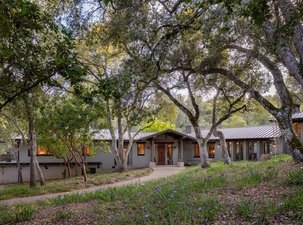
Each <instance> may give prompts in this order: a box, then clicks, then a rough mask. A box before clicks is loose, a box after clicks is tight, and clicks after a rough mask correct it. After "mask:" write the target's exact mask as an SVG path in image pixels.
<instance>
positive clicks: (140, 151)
mask: <svg viewBox="0 0 303 225" xmlns="http://www.w3.org/2000/svg"><path fill="white" fill-rule="evenodd" d="M137 154H138V155H145V144H144V143H138V144H137Z"/></svg>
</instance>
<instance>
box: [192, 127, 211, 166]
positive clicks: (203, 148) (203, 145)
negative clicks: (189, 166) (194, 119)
mask: <svg viewBox="0 0 303 225" xmlns="http://www.w3.org/2000/svg"><path fill="white" fill-rule="evenodd" d="M193 127H194V131H195V133H196V137H197V142H198V146H199V154H200V160H201V167H202V168H208V167H210V164H209V160H208V152H207V142H206V141H204V140H203V138H202V134H201V130H200V127H199V126H198V125H195V126H193Z"/></svg>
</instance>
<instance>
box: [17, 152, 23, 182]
mask: <svg viewBox="0 0 303 225" xmlns="http://www.w3.org/2000/svg"><path fill="white" fill-rule="evenodd" d="M16 158H17V167H18V183H19V184H23V175H22V167H21V164H20V151H18V153H17V157H16Z"/></svg>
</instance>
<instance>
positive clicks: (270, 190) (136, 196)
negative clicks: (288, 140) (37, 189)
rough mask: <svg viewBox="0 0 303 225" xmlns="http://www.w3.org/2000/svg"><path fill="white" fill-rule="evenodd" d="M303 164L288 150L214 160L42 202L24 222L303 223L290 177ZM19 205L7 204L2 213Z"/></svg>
mask: <svg viewBox="0 0 303 225" xmlns="http://www.w3.org/2000/svg"><path fill="white" fill-rule="evenodd" d="M301 166H302V165H300V164H294V163H293V162H292V161H291V157H290V156H288V155H278V156H275V157H273V158H272V159H271V160H269V161H265V162H247V161H241V162H233V163H232V164H231V165H224V164H223V163H221V162H218V163H216V162H214V163H212V167H211V168H210V169H207V170H201V169H200V168H199V167H198V166H197V167H190V168H187V169H185V170H183V171H182V172H180V173H179V174H177V175H175V176H172V177H170V178H168V179H160V180H155V181H151V182H148V183H145V184H142V185H130V186H123V187H117V188H110V189H107V190H99V191H97V192H94V193H84V194H74V195H67V196H64V197H58V198H55V199H50V200H48V201H43V202H38V203H35V204H32V205H31V207H32V208H33V209H34V212H33V213H32V215H31V218H30V219H28V220H25V221H23V222H22V224H58V221H60V224H88V223H90V224H303V220H302V216H301V215H302V213H303V211H302V209H303V194H302V193H303V190H302V187H301V185H300V184H298V183H297V182H289V179H290V176H298V177H300V176H301V174H302V173H303V169H302V168H301ZM290 174H295V175H290ZM291 179H292V180H293V179H294V178H291ZM15 210H16V206H14V207H12V208H11V207H9V210H7V207H6V208H5V207H4V206H3V207H2V208H0V214H1V213H3V212H4V211H5V212H7V211H9V212H10V214H13V213H14V212H15ZM9 219H10V220H9ZM0 221H1V220H0ZM7 221H10V222H12V223H14V222H15V221H16V220H14V216H11V217H8V219H7ZM7 221H6V222H7ZM1 222H2V223H3V219H2V221H1Z"/></svg>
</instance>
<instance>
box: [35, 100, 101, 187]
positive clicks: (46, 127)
mask: <svg viewBox="0 0 303 225" xmlns="http://www.w3.org/2000/svg"><path fill="white" fill-rule="evenodd" d="M98 106H100V105H98V104H96V103H95V104H88V103H86V102H84V101H83V100H82V99H81V98H78V97H73V96H64V97H58V96H53V97H52V99H51V100H50V101H49V102H48V103H47V105H46V106H45V107H44V109H42V111H41V113H40V114H41V115H40V117H39V119H38V128H39V139H38V141H39V144H40V145H41V146H42V147H43V148H46V149H47V151H49V153H53V154H54V155H55V156H59V157H61V158H63V159H65V162H66V167H67V170H68V173H69V175H70V172H71V171H70V164H69V161H70V160H69V158H70V156H72V158H73V160H74V161H75V162H76V163H77V164H78V166H79V167H80V168H81V171H82V175H83V178H84V181H87V174H86V158H87V156H88V155H94V153H95V151H96V149H97V146H96V143H94V141H93V134H94V133H95V132H96V131H97V130H96V129H97V128H98V125H97V124H96V121H97V119H98V118H100V117H102V116H103V111H102V108H101V107H98ZM97 107H98V108H97ZM98 144H100V143H98ZM105 149H106V148H105Z"/></svg>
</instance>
